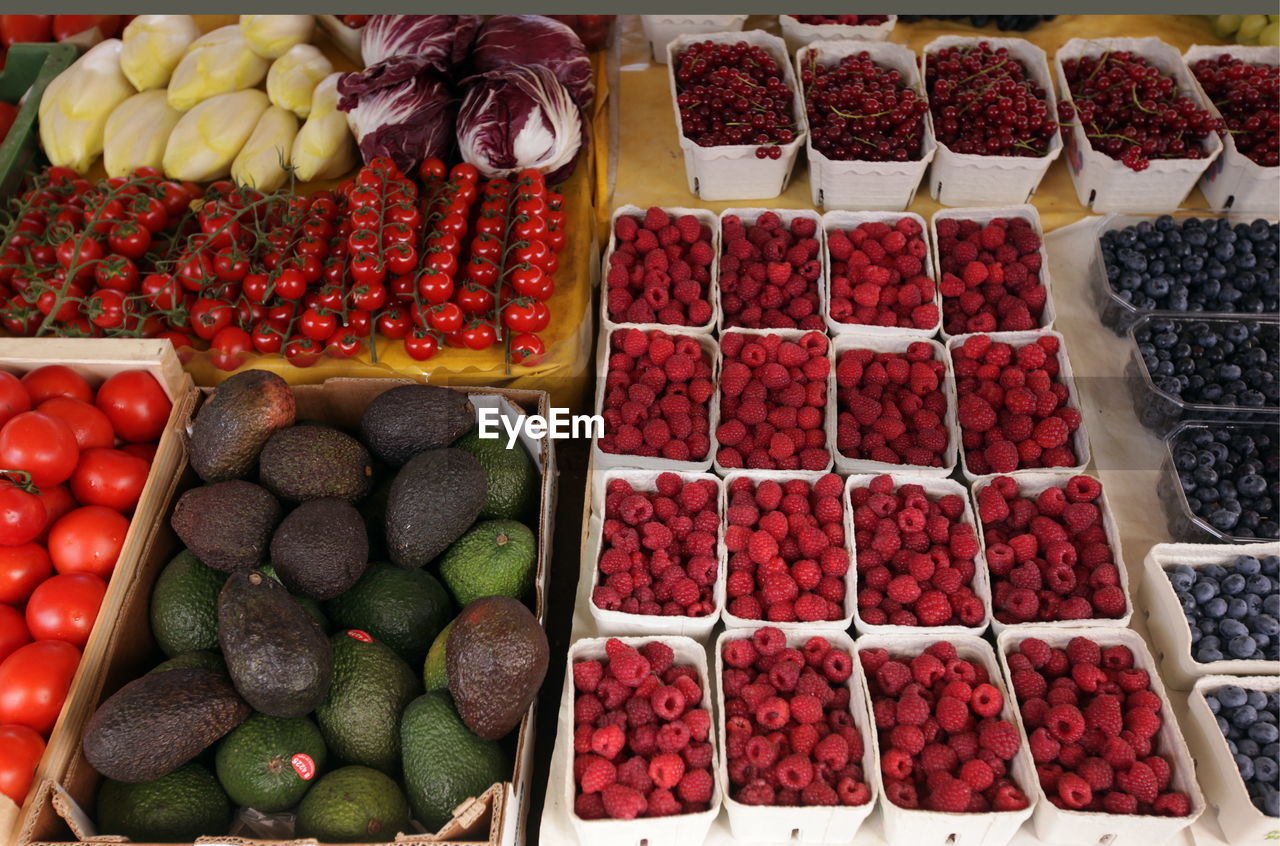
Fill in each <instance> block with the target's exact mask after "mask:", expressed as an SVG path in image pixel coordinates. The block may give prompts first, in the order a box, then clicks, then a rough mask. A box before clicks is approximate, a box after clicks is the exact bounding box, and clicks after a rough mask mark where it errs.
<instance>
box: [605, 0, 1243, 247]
mask: <svg viewBox="0 0 1280 846" xmlns="http://www.w3.org/2000/svg"><path fill="white" fill-rule="evenodd" d="M623 26H624V29H623V33H622V35H623V39H624V40H623V43H622V45H621V48H622V56H621V60H620V65H621V66H622V67H623V68H636V69H631V70H622V71H621V72H620V73H619V74H618V80H619V82H618V91H617V95H618V97H619V98H620V101H619V109H618V114H619V119H618V141H617V144H618V149H617V158H616V160H617V168H616V171H615V172H614V175H613V176H614V178H613V180H612V181H613V196H612V198H611V200H610V201H609V202H605V203H600V204H599V206H598V208H597V212H598V214H599V217H600V223H601V226H602V231H603V232H607V223H608V219H609V211H610V209H612V208H616V207H618V206H620V205H624V204H626V203H633V204H635V205H637V206H641V207H642V208H643V207H647V206H651V205H666V206H671V205H686V206H699V207H705V208H709V209H711V210H712V211H716V212H719V211H722V210H724V209H726V208H732V207H742V206H752V207H756V206H758V207H765V208H811V207H812V203H811V201H810V197H809V179H808V172H807V168H806V166H805V164H804V155H803V153H802V154H801V155H800V161H799V162H798V163H797V165H796V170H795V173H794V174H793V175H792V177H791V183H790V185H788V186H787V190H786V191H785V192H784V193H783V194H782V196H780V197H776V198H774V199H772V200H749V201H736V202H705V201H702V200H699V199H698V198H697V197H695V196H694V195H693V194H691V193H689V189H688V186H687V184H686V182H685V174H684V158H683V155H682V154H681V152H680V146H679V143H678V136H677V134H676V126H675V119H674V116H673V114H672V110H671V92H670V89H669V83H668V81H667V67H666V65H660V64H657V63H652V64H650V65H649V66H648V67H647V68H643V69H639V68H640V67H642V66H643V63H645V62H647V61H649V48H648V45H647V43H646V42H645V39H644V33H643V32H642V30H641V26H640V19H639V17H638V16H636V15H629V16H627V18H626V19H625V21H624V24H623ZM746 28H748V29H769V30H770V31H772V32H775V33H776V32H777V31H778V30H777V17H776V16H763V15H762V16H753V17H751V18H748V19H747V22H746ZM939 35H987V36H993V37H994V36H1019V37H1023V38H1026V39H1027V40H1029V41H1031V42H1032V43H1034V44H1036V45H1037V46H1039V47H1041V48H1042V49H1043V50H1044V51H1045V52H1046V53H1047V54H1048V55H1049V57H1050V58H1051V59H1052V57H1053V54H1054V53H1055V52H1056V51H1057V49H1058V48H1059V47H1061V46H1062V45H1063V44H1064V43H1066V42H1067V41H1068V40H1070V39H1072V38H1103V37H1115V36H1125V37H1141V36H1148V35H1152V36H1155V37H1157V38H1160V39H1163V40H1164V41H1166V42H1168V43H1169V44H1171V45H1173V46H1174V47H1176V48H1177V49H1178V51H1179V52H1181V51H1183V50H1186V49H1187V48H1188V47H1190V46H1191V45H1192V44H1221V43H1223V42H1222V39H1220V38H1218V37H1216V36H1215V35H1214V34H1213V32H1212V30H1211V29H1210V26H1209V20H1208V18H1206V17H1204V16H1203V15H1060V16H1059V17H1057V18H1055V19H1054V20H1052V21H1049V22H1047V23H1044V24H1041V25H1040V26H1038V27H1036V28H1035V29H1033V30H1031V31H1030V32H1026V33H1018V32H1006V33H1002V32H999V31H997V30H996V28H995V27H994V26H987V27H985V28H983V29H975V28H974V27H971V26H967V25H965V24H961V23H958V22H956V21H932V20H925V21H920V22H919V23H909V24H904V23H899V24H898V25H897V27H895V28H894V30H893V32H892V33H890V36H889V40H890V41H893V42H895V43H898V44H903V45H905V46H907V47H909V48H911V49H912V50H914V51H916V52H917V53H919V52H920V50H921V49H922V48H923V47H924V45H926V44H928V43H929V42H930V41H932V40H933V39H935V38H937V37H938V36H939ZM1032 203H1033V204H1034V205H1035V206H1036V208H1037V209H1038V210H1039V211H1040V217H1041V220H1042V222H1043V224H1044V228H1045V229H1046V230H1050V229H1056V228H1058V227H1059V226H1065V225H1066V224H1068V223H1072V222H1074V221H1076V220H1079V219H1080V218H1082V217H1084V216H1085V215H1087V214H1089V210H1088V209H1087V208H1085V207H1083V206H1081V205H1080V202H1079V201H1078V200H1077V199H1076V194H1075V189H1074V188H1073V187H1072V185H1071V176H1070V174H1069V173H1068V170H1067V163H1066V157H1065V156H1059V157H1058V160H1057V161H1055V162H1054V163H1053V164H1052V165H1051V166H1050V167H1049V172H1048V173H1047V174H1046V175H1045V178H1044V181H1043V182H1041V183H1040V188H1039V190H1037V191H1036V194H1035V196H1034V197H1033V198H1032ZM1186 205H1188V206H1189V207H1192V208H1195V207H1201V208H1203V207H1204V205H1205V203H1204V198H1203V197H1202V196H1201V195H1200V191H1199V189H1197V190H1196V191H1194V192H1192V194H1191V196H1190V197H1188V198H1187V203H1186ZM909 208H910V210H911V211H913V212H915V213H917V214H919V215H922V216H924V217H925V218H926V219H927V218H928V217H929V216H930V215H932V214H933V212H935V211H937V210H938V209H939V208H942V206H940V205H939V204H938V203H936V202H935V201H934V200H933V199H932V198H930V196H929V191H928V187H927V183H925V182H922V183H921V185H920V189H919V190H918V191H917V192H916V198H915V201H914V202H913V203H912V204H911V206H910V207H909Z"/></svg>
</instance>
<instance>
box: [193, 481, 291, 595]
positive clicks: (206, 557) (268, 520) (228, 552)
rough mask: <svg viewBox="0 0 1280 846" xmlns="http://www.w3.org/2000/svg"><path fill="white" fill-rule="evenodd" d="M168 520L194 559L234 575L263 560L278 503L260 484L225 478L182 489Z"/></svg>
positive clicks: (274, 524)
mask: <svg viewBox="0 0 1280 846" xmlns="http://www.w3.org/2000/svg"><path fill="white" fill-rule="evenodd" d="M169 522H170V525H172V526H173V530H174V531H175V532H177V534H178V537H179V538H181V539H182V542H183V543H184V544H186V547H187V549H189V550H191V551H192V552H193V553H194V554H195V556H196V557H197V558H199V559H200V560H201V561H203V562H204V563H205V564H208V565H209V566H210V567H212V568H214V569H215V570H221V571H223V572H224V573H234V572H236V571H237V570H248V569H250V568H253V567H257V566H258V565H259V564H262V563H263V562H264V561H265V560H266V555H267V547H268V545H269V544H270V542H271V533H272V531H274V530H275V527H276V524H277V523H279V522H280V503H279V502H277V501H276V498H275V497H274V496H272V495H271V493H270V492H269V491H267V489H266V488H262V487H259V486H258V485H255V484H254V483H253V482H246V481H243V480H241V479H231V480H229V481H226V482H215V483H214V484H211V485H203V486H201V487H198V488H192V489H191V490H189V491H187V492H186V493H184V494H183V495H182V496H181V497H180V498H179V499H178V504H177V505H176V506H175V507H174V509H173V516H172V517H171V518H170V520H169Z"/></svg>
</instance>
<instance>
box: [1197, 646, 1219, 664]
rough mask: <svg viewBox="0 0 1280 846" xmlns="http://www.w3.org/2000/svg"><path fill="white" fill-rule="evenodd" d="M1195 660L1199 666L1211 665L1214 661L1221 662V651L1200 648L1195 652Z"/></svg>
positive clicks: (1204, 647)
mask: <svg viewBox="0 0 1280 846" xmlns="http://www.w3.org/2000/svg"><path fill="white" fill-rule="evenodd" d="M1196 660H1197V661H1199V662H1200V663H1201V664H1212V663H1213V662H1214V661H1221V660H1222V651H1221V650H1218V649H1211V648H1209V647H1206V646H1201V647H1200V649H1199V650H1198V651H1197V652H1196Z"/></svg>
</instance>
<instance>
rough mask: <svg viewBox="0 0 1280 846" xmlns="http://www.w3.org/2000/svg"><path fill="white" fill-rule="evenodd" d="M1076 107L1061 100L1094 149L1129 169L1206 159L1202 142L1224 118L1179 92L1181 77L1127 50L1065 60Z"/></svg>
mask: <svg viewBox="0 0 1280 846" xmlns="http://www.w3.org/2000/svg"><path fill="white" fill-rule="evenodd" d="M1062 67H1063V70H1064V71H1065V72H1066V77H1067V85H1068V86H1069V87H1070V89H1071V97H1072V99H1074V100H1075V106H1074V108H1073V107H1072V105H1071V104H1070V103H1066V102H1063V103H1059V104H1058V118H1059V120H1060V121H1061V123H1062V125H1063V132H1067V131H1068V129H1067V126H1068V125H1070V124H1074V123H1075V122H1076V121H1077V119H1078V121H1079V123H1080V125H1081V126H1083V127H1084V131H1085V135H1086V136H1087V137H1088V138H1089V143H1090V144H1092V145H1093V149H1095V150H1097V151H1099V152H1100V153H1104V154H1105V155H1107V156H1110V157H1111V158H1113V159H1116V160H1117V161H1119V162H1121V163H1122V164H1124V166H1125V167H1127V168H1129V169H1130V170H1135V171H1142V170H1146V169H1147V166H1148V165H1149V164H1150V163H1151V160H1152V159H1200V158H1204V156H1205V151H1204V148H1203V146H1202V143H1201V142H1203V141H1204V139H1206V138H1208V137H1209V133H1211V132H1215V131H1219V130H1220V129H1221V128H1222V122H1221V121H1219V120H1216V119H1215V118H1214V117H1213V116H1212V115H1210V114H1209V112H1208V111H1206V110H1205V109H1203V108H1201V107H1200V106H1199V105H1198V104H1197V103H1196V102H1195V101H1194V100H1192V99H1191V98H1190V97H1188V96H1186V95H1185V94H1183V93H1182V92H1180V91H1179V90H1178V84H1177V80H1175V79H1174V78H1173V77H1172V76H1169V75H1168V74H1164V73H1161V72H1160V69H1159V68H1158V67H1156V66H1155V65H1153V64H1152V63H1151V62H1150V61H1148V60H1147V59H1145V58H1143V57H1142V56H1139V55H1137V54H1135V53H1132V52H1129V51H1128V50H1120V51H1117V52H1114V53H1113V52H1106V53H1103V54H1102V55H1101V56H1082V57H1080V58H1079V59H1067V60H1066V61H1064V62H1063V63H1062Z"/></svg>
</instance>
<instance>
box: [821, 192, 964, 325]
mask: <svg viewBox="0 0 1280 846" xmlns="http://www.w3.org/2000/svg"><path fill="white" fill-rule="evenodd" d="M824 222H825V226H826V229H827V260H828V262H829V265H830V284H829V288H830V293H829V295H828V298H827V316H828V318H829V320H830V322H829V325H830V328H831V330H832V331H834V332H837V333H838V332H846V331H856V330H861V331H864V332H866V331H870V332H885V331H888V330H891V329H892V330H897V331H899V332H905V333H911V334H918V335H921V336H923V337H929V336H931V335H933V334H934V333H935V332H937V331H938V329H939V327H940V326H941V325H942V310H941V307H940V304H939V303H940V300H939V298H938V289H937V284H936V282H935V281H934V280H935V277H934V271H933V260H932V257H931V256H930V253H929V243H928V236H927V234H926V232H925V224H924V218H922V217H920V216H919V215H915V214H895V213H888V212H829V213H828V214H827V216H826V217H825V218H824Z"/></svg>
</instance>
